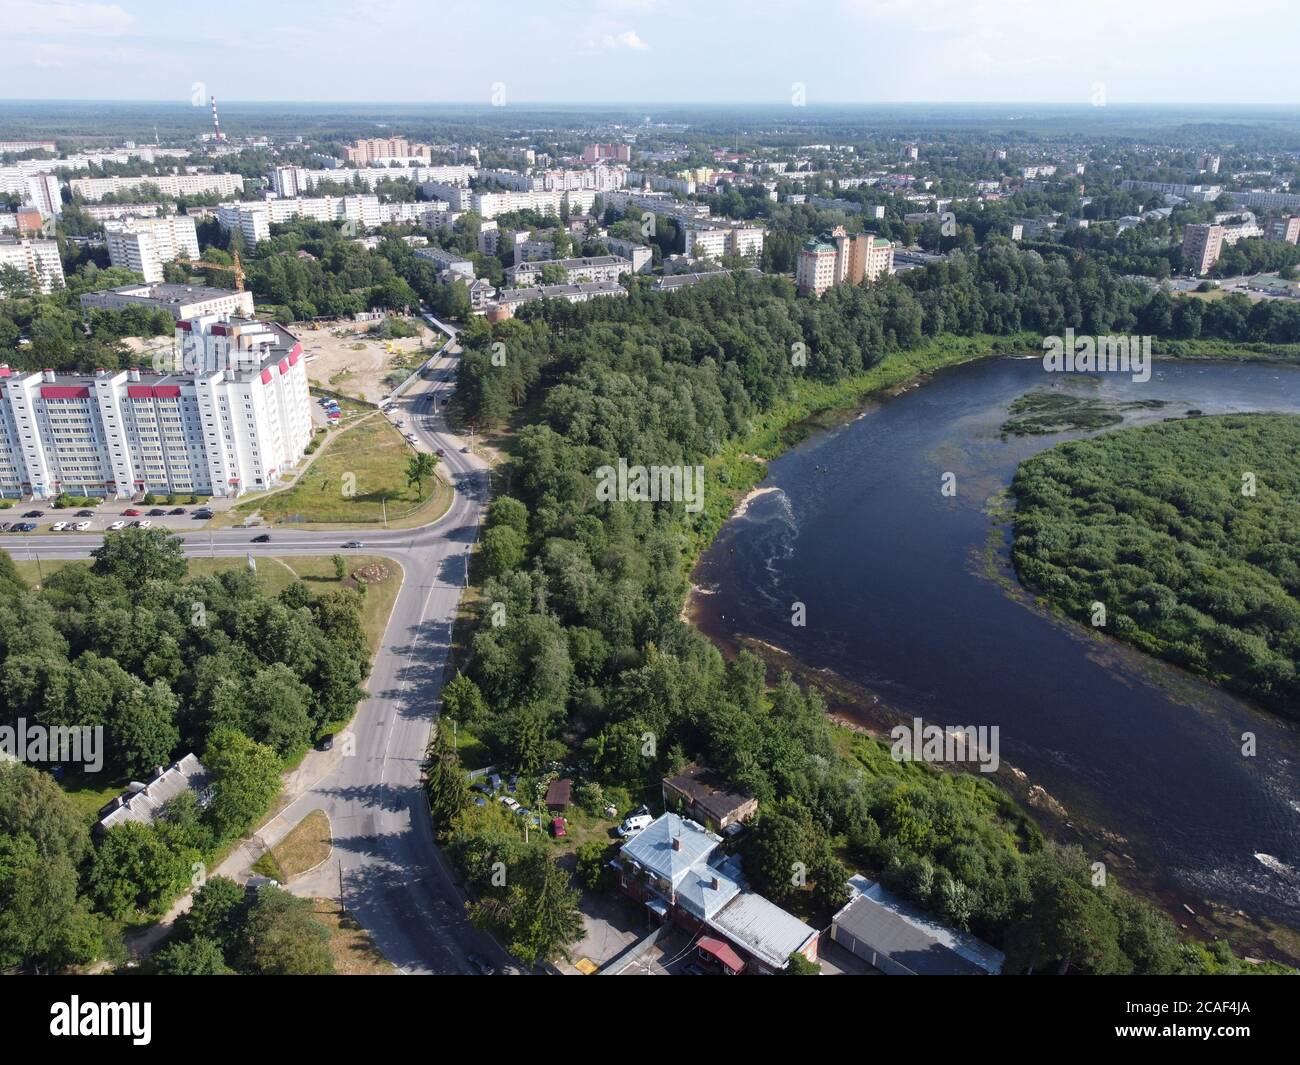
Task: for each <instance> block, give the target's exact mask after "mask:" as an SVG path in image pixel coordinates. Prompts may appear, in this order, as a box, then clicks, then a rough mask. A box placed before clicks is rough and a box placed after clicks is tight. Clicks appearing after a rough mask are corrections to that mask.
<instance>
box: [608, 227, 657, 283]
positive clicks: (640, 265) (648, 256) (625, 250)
mask: <svg viewBox="0 0 1300 1065" xmlns="http://www.w3.org/2000/svg"><path fill="white" fill-rule="evenodd" d="M600 242H601V243H602V244H604V245H605V247H607V248H608V249H609V251H610V254H611V255H618V256H621V257H622V258H624V259H626V260H628V262H630V263H631V264H632V273H634V274H648V273H649V272H650V270H651V269H652V268H653V267H654V258H655V256H654V251H653V249H651V248H648V247H647V246H646V245H644V244H638V243H637V242H636V241H634V240H624V239H623V238H622V237H610V236H605V237H601V238H600Z"/></svg>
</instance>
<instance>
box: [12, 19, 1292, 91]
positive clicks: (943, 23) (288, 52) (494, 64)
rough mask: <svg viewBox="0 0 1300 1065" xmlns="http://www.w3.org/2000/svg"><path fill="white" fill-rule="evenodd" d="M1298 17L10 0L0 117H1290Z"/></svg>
mask: <svg viewBox="0 0 1300 1065" xmlns="http://www.w3.org/2000/svg"><path fill="white" fill-rule="evenodd" d="M1295 4H1296V0H1253V2H1252V3H1251V4H1250V5H1249V7H1248V8H1247V9H1238V13H1237V14H1234V9H1233V8H1232V7H1231V6H1230V5H1225V4H1224V3H1223V0H1213V2H1211V0H1087V2H1080V0H811V2H799V0H786V2H772V0H582V2H580V0H527V2H523V0H472V2H461V0H424V2H416V0H353V2H350V3H345V2H341V0H311V2H304V0H256V2H254V0H217V2H211V3H193V2H187V0H120V2H119V3H97V2H83V0H0V27H3V29H0V37H3V39H4V41H5V48H4V52H3V55H4V60H3V62H2V63H0V98H4V99H82V100H85V99H90V100H158V101H165V100H178V101H180V100H185V101H188V100H190V98H191V97H196V96H202V95H203V91H204V90H205V91H206V92H208V93H212V94H215V95H216V96H217V98H218V100H221V99H226V100H231V101H235V100H267V101H274V100H283V101H306V102H316V103H333V102H366V101H382V102H399V101H402V102H415V103H426V102H427V103H430V104H437V103H469V104H473V103H482V104H483V105H484V106H488V105H490V104H492V103H498V104H504V105H505V106H509V105H511V104H520V105H524V104H529V103H587V104H601V103H609V104H613V103H641V102H655V103H699V104H729V103H770V104H786V103H794V102H797V101H802V102H804V103H806V104H808V105H809V106H812V105H816V104H837V103H893V102H909V101H917V102H944V103H948V102H964V103H976V102H999V103H1001V102H1018V103H1036V102H1042V103H1067V104H1068V103H1078V104H1088V103H1091V104H1097V103H1098V102H1101V103H1114V104H1142V103H1260V104H1288V105H1290V104H1297V103H1300V63H1297V62H1296V60H1295V56H1294V52H1295V41H1294V32H1293V31H1294V25H1295V18H1294V15H1295V12H1296V6H1295ZM1246 11H1248V12H1249V14H1248V17H1246V18H1242V17H1240V15H1242V14H1245V13H1246ZM1270 25H1272V26H1274V27H1275V32H1270V29H1269V27H1270Z"/></svg>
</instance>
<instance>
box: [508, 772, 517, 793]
mask: <svg viewBox="0 0 1300 1065" xmlns="http://www.w3.org/2000/svg"><path fill="white" fill-rule="evenodd" d="M518 790H519V776H518V774H517V773H511V774H510V779H509V780H507V781H506V791H508V792H510V794H511V795H513V794H514V793H515V792H516V791H518Z"/></svg>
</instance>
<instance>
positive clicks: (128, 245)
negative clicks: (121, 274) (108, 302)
mask: <svg viewBox="0 0 1300 1065" xmlns="http://www.w3.org/2000/svg"><path fill="white" fill-rule="evenodd" d="M104 241H105V243H106V244H107V245H108V258H109V262H111V263H112V264H113V265H114V266H122V267H125V268H126V269H128V270H134V271H135V272H136V273H138V274H141V275H143V277H144V279H145V280H146V281H151V282H152V281H161V280H162V279H163V264H164V263H170V262H173V261H175V260H176V259H179V258H181V257H182V256H184V257H185V258H188V259H193V260H196V261H197V260H198V259H199V258H200V255H199V237H198V233H197V232H195V229H194V219H193V218H191V217H189V215H183V214H177V215H162V216H156V217H153V218H141V217H131V218H123V219H122V220H121V221H117V222H105V223H104Z"/></svg>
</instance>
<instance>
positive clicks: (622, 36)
mask: <svg viewBox="0 0 1300 1065" xmlns="http://www.w3.org/2000/svg"><path fill="white" fill-rule="evenodd" d="M600 46H601V47H602V48H604V49H605V50H606V51H612V50H613V49H616V48H627V49H630V50H631V51H633V52H644V51H647V50H648V49H649V48H650V46H649V45H648V44H646V43H645V41H643V40H641V38H640V37H638V36H637V33H636V30H624V31H623V32H622V33H607V34H605V36H604V37H602V38H601V39H600Z"/></svg>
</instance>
